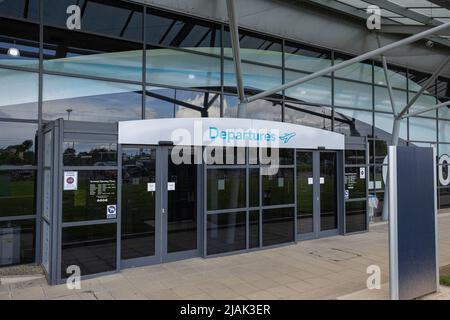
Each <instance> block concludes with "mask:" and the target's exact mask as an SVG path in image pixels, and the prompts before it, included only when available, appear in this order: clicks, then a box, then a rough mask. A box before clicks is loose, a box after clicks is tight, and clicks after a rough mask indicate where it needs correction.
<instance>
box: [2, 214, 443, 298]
mask: <svg viewBox="0 0 450 320" xmlns="http://www.w3.org/2000/svg"><path fill="white" fill-rule="evenodd" d="M439 255H440V265H441V266H443V265H448V264H450V215H449V214H441V215H440V217H439ZM373 264H375V265H378V266H379V267H380V268H381V272H382V283H386V282H387V280H388V274H389V270H388V235H387V224H378V225H375V226H371V228H370V232H367V233H361V234H354V235H350V236H335V237H330V238H323V239H316V240H310V241H303V242H299V243H297V244H295V245H288V246H284V247H279V248H274V249H267V250H261V251H256V252H251V253H244V254H238V255H231V256H224V257H217V258H208V259H203V258H194V259H189V260H182V261H176V262H170V263H166V264H161V265H153V266H146V267H140V268H132V269H125V270H123V271H121V272H120V273H117V274H113V275H108V276H102V277H98V278H95V279H91V280H84V281H82V283H81V289H80V290H69V289H67V287H66V286H65V285H59V286H48V285H47V284H46V281H45V279H43V278H40V279H34V280H30V281H25V282H20V283H6V284H2V285H0V299H99V300H102V299H199V300H207V299H337V298H342V297H344V298H345V296H347V298H351V294H352V293H355V292H359V291H361V290H364V289H365V288H366V280H367V277H368V275H367V274H366V269H367V267H368V266H369V265H373ZM372 294H373V298H380V297H381V296H382V290H380V292H372ZM348 295H350V296H348ZM354 298H355V299H356V298H357V297H354ZM381 298H382V297H381ZM440 298H446V296H445V294H444V296H443V297H442V296H441V297H440Z"/></svg>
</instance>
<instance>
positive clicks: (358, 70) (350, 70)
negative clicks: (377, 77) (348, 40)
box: [334, 53, 372, 83]
mask: <svg viewBox="0 0 450 320" xmlns="http://www.w3.org/2000/svg"><path fill="white" fill-rule="evenodd" d="M351 58H352V57H350V56H346V55H341V54H338V53H336V54H335V61H334V64H335V65H337V64H339V63H341V62H344V61H345V60H350V59H351ZM334 75H335V76H336V77H337V78H345V79H350V80H356V81H362V82H366V83H372V62H371V61H364V62H358V63H354V64H352V65H350V66H348V67H345V68H342V69H340V70H337V71H336V72H335V73H334Z"/></svg>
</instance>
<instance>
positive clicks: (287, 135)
mask: <svg viewBox="0 0 450 320" xmlns="http://www.w3.org/2000/svg"><path fill="white" fill-rule="evenodd" d="M294 136H295V132H291V133H285V134H283V135H281V136H280V140H281V141H283V143H288V141H289V140H291V139H292V138H293V137H294Z"/></svg>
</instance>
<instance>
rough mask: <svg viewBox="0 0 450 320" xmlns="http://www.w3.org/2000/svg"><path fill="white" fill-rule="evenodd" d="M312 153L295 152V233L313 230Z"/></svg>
mask: <svg viewBox="0 0 450 320" xmlns="http://www.w3.org/2000/svg"><path fill="white" fill-rule="evenodd" d="M312 179H313V153H312V152H304V151H297V232H298V233H300V234H304V233H310V232H313V230H314V223H313V220H314V190H313V188H314V185H313V181H312Z"/></svg>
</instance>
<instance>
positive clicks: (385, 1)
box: [364, 0, 442, 26]
mask: <svg viewBox="0 0 450 320" xmlns="http://www.w3.org/2000/svg"><path fill="white" fill-rule="evenodd" d="M364 1H365V2H368V3H371V4H373V5H376V6H378V7H380V8H381V9H386V10H388V11H391V12H393V13H396V14H399V15H401V16H403V17H405V18H409V19H412V20H415V21H417V22H420V23H423V24H425V25H429V26H438V25H440V24H442V22H439V21H436V20H434V19H433V18H431V17H428V16H426V15H423V14H420V13H418V12H415V11H411V10H408V9H407V8H405V7H402V6H400V5H398V4H395V3H393V2H391V1H389V0H364Z"/></svg>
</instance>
